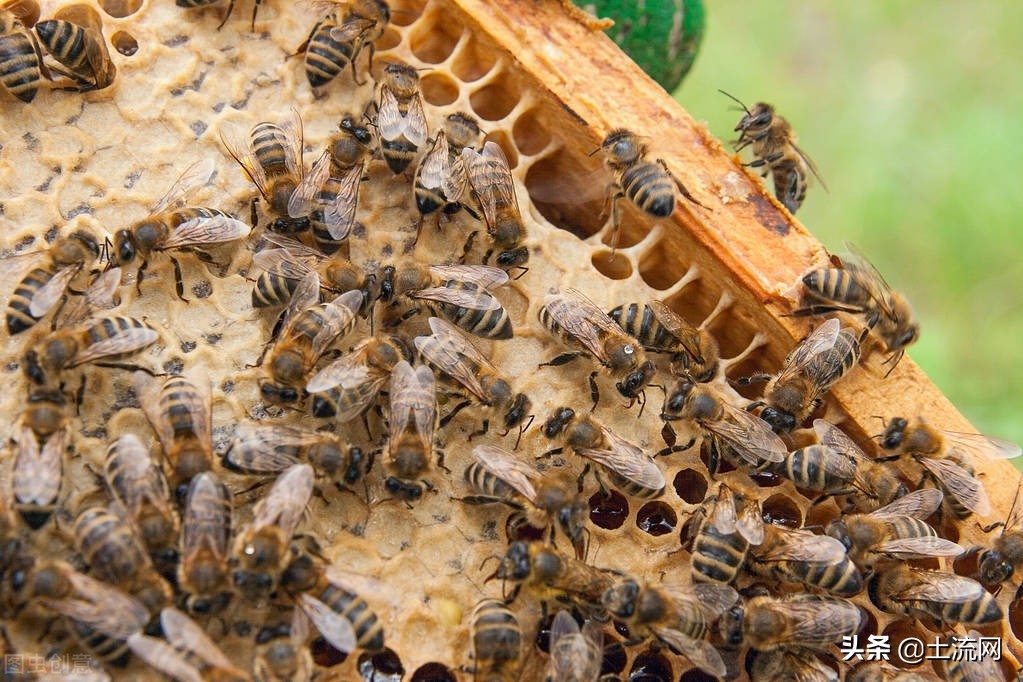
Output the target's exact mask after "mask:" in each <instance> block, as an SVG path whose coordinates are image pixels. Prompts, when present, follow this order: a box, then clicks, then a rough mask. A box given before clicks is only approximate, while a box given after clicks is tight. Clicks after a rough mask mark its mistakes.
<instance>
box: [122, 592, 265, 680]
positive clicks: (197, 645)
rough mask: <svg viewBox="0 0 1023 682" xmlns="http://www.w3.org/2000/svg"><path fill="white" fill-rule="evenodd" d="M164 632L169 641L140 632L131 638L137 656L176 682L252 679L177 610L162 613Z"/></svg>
mask: <svg viewBox="0 0 1023 682" xmlns="http://www.w3.org/2000/svg"><path fill="white" fill-rule="evenodd" d="M160 629H161V630H162V631H163V636H164V637H165V638H166V640H167V641H166V642H164V641H163V640H160V639H156V638H155V637H150V636H148V635H144V634H141V633H136V634H134V635H132V636H131V637H129V638H128V646H129V647H130V648H131V651H132V653H133V654H135V655H136V656H138V657H139V658H140V659H142V660H143V661H145V662H146V663H147V664H149V665H150V666H151V667H152V668H153V669H154V670H157V671H159V672H161V673H163V674H164V675H169V676H171V677H174V678H175V679H204V680H216V681H217V682H245V681H246V680H249V679H251V678H250V677H249V675H247V674H246V673H245V672H244V671H242V670H239V669H238V668H236V667H235V666H234V665H233V664H232V663H231V661H230V659H228V657H227V655H226V654H225V653H224V652H223V651H222V650H221V649H220V647H218V646H217V645H216V644H215V643H214V642H213V640H212V639H210V636H209V635H207V634H206V632H205V631H204V630H203V629H202V628H201V627H200V626H199V625H198V624H196V622H195V621H193V620H192V619H191V618H189V617H188V616H186V615H185V614H184V613H182V612H181V611H178V610H177V609H175V608H171V607H166V608H164V609H163V610H162V611H161V612H160Z"/></svg>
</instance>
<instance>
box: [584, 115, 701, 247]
mask: <svg viewBox="0 0 1023 682" xmlns="http://www.w3.org/2000/svg"><path fill="white" fill-rule="evenodd" d="M600 149H601V150H602V151H603V152H604V163H605V164H606V165H607V167H608V168H609V169H610V170H611V172H612V173H613V174H614V182H613V183H612V184H611V185H610V186H609V187H608V192H609V194H608V201H609V202H611V229H612V230H613V232H614V237H613V241H612V245H611V248H612V250H613V249H615V248H616V247H617V246H618V229H619V227H620V223H619V215H618V201H619V200H620V199H621V198H622V197H626V198H628V199H629V201H631V202H632V203H634V204H636V206H638V207H639V208H641V209H642V210H643V211H645V212H646V213H648V214H650V215H652V216H654V217H656V218H667V217H668V216H670V215H671V214H672V213H673V212H674V211H675V187H678V191H679V192H681V193H682V196H684V197H685V198H686V199H688V200H689V201H691V202H692V203H694V204H696V205H697V206H702V207H703V208H707V207H706V206H704V205H703V204H701V203H700V202H699V201H697V199H696V197H694V196H693V195H692V194H690V192H689V190H688V189H686V186H685V185H683V184H682V181H681V180H679V179H678V178H677V177H675V174H674V173H672V172H671V171H670V170H669V169H668V164H666V163H665V162H664V160H663V159H657V161H656V162H651V161H647V160H646V153H647V146H646V144H645V143H643V142H641V141H640V139H639V137H637V136H636V134H635V133H633V132H631V131H628V130H624V129H621V128H618V129H616V130H612V131H611V132H610V133H608V135H607V137H605V138H604V141H603V142H602V143H601V145H600Z"/></svg>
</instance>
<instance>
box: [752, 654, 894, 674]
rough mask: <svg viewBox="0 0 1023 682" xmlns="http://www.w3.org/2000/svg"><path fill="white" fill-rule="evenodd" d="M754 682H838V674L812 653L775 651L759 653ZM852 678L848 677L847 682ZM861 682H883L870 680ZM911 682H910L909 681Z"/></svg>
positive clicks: (754, 664) (754, 667) (756, 656)
mask: <svg viewBox="0 0 1023 682" xmlns="http://www.w3.org/2000/svg"><path fill="white" fill-rule="evenodd" d="M749 676H750V680H751V681H752V682H773V680H793V682H838V673H837V672H836V671H835V669H834V668H832V667H831V666H829V665H827V664H825V663H824V662H823V661H821V660H820V659H819V658H817V657H816V656H815V655H813V653H812V652H810V651H801V650H799V649H775V650H774V651H757V652H755V654H754V656H753V663H752V665H751V666H750V671H749ZM849 679H850V678H849V677H848V676H847V677H846V680H849ZM860 682H882V681H880V680H875V679H874V678H869V681H868V680H861V681H860ZM907 682H909V681H907Z"/></svg>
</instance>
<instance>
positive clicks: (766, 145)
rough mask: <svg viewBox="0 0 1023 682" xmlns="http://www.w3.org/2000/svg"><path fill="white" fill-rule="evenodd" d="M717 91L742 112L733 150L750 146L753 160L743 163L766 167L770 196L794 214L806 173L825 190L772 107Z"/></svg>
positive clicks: (825, 186)
mask: <svg viewBox="0 0 1023 682" xmlns="http://www.w3.org/2000/svg"><path fill="white" fill-rule="evenodd" d="M719 92H721V94H723V95H725V96H726V97H728V98H729V99H732V100H734V101H735V102H737V103H738V104H739V106H741V107H742V108H743V109H744V110H745V111H746V114H745V115H744V116H743V117H742V118H741V119H740V120H739V123H738V124H736V126H735V131H736V132H738V133H739V139H738V140H736V141H735V151H737V152H739V151H742V150H743V149H745V148H746V147H752V150H753V156H755V157H756V159H755V160H754V161H751V162H750V163H748V164H746V165H747V166H750V167H751V168H763V169H764V170H763V172H762V173H761V175H763V176H766V175H767V173H768V171H770V173H771V177H772V178H773V179H774V196H775V197H776V198H777V199H778V201H780V202H781V203H782V205H783V206H784V207H785V208H787V209H788V210H789V212H790V213H792V214H795V212H796V211H798V210H799V207H800V206H802V204H803V199H805V198H806V186H807V180H808V178H809V175H810V173H813V176H814V177H815V178H817V181H818V182H819V183H821V187H823V188H824V189H825V190H827V185H825V184H824V180H822V179H821V176H820V173H818V172H817V167H816V166H815V165H814V163H813V161H811V160H810V157H809V156H807V155H806V153H805V152H803V150H802V149H800V148H799V147H798V146H797V145H796V141H797V139H798V138H797V137H796V134H795V133H794V132H793V131H792V127H791V126H790V125H789V122H788V121H786V120H785V119H784V118H782V117H781V116H779V115H778V114H776V113H774V107H772V106H771V105H770V104H767V103H765V102H757V103H756V104H754V105H753V109H749V108H748V107H747V106H746V105H745V104H743V103H742V102H741V101H739V100H738V99H736V98H735V97H732V95H729V94H728V93H727V92H725V91H724V90H720V91H719Z"/></svg>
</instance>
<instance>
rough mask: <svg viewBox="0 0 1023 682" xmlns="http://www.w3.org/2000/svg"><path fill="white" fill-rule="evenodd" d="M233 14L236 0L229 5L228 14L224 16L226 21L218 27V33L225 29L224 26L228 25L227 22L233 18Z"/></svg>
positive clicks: (232, 0)
mask: <svg viewBox="0 0 1023 682" xmlns="http://www.w3.org/2000/svg"><path fill="white" fill-rule="evenodd" d="M232 12H234V0H231V2H229V3H228V4H227V14H225V15H224V20H223V21H221V22H220V24H219V25H218V26H217V30H218V31H219V30H220V29H222V28H224V24H226V23H227V20H228V19H230V18H231V13H232Z"/></svg>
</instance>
